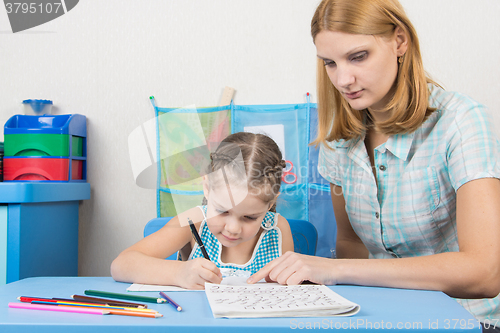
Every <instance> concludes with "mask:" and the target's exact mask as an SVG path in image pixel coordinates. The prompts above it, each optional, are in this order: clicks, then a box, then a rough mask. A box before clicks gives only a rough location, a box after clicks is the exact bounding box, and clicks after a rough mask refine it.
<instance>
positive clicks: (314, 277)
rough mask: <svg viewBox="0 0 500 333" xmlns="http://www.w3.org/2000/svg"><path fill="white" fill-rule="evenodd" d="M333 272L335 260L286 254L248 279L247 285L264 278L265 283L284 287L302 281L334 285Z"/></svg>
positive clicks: (335, 281) (335, 277)
mask: <svg viewBox="0 0 500 333" xmlns="http://www.w3.org/2000/svg"><path fill="white" fill-rule="evenodd" d="M333 272H335V260H332V259H328V258H322V257H315V256H307V255H304V254H299V253H295V252H287V253H285V254H284V255H282V256H281V257H279V258H276V259H274V260H273V261H271V262H270V263H268V264H267V265H266V266H264V267H263V268H262V269H260V270H259V271H258V272H257V273H255V274H254V275H252V276H251V277H249V278H248V280H247V283H255V282H258V281H260V280H261V279H264V278H265V279H266V281H267V282H278V283H279V284H286V285H296V284H301V283H302V282H304V281H310V282H314V283H317V284H325V285H334V284H337V281H338V280H337V274H334V273H333Z"/></svg>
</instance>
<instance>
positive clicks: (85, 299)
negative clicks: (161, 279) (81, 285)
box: [71, 295, 148, 308]
mask: <svg viewBox="0 0 500 333" xmlns="http://www.w3.org/2000/svg"><path fill="white" fill-rule="evenodd" d="M71 298H73V299H74V300H75V301H82V302H89V303H99V304H108V305H113V306H128V307H138V308H147V307H148V306H147V305H146V304H139V303H131V302H120V301H116V300H112V299H107V298H98V297H89V296H83V295H72V296H71Z"/></svg>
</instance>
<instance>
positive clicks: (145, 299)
mask: <svg viewBox="0 0 500 333" xmlns="http://www.w3.org/2000/svg"><path fill="white" fill-rule="evenodd" d="M85 295H91V296H102V297H111V298H119V299H128V300H131V301H140V302H141V301H142V302H149V303H164V302H166V300H165V299H163V298H158V297H149V296H139V295H130V294H119V293H112V292H109V291H100V290H85Z"/></svg>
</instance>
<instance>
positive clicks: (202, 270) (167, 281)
mask: <svg viewBox="0 0 500 333" xmlns="http://www.w3.org/2000/svg"><path fill="white" fill-rule="evenodd" d="M210 158H211V163H210V166H209V170H208V172H207V175H206V176H204V178H203V191H204V194H205V198H206V205H203V206H199V207H194V208H192V209H190V210H188V211H186V212H184V213H182V214H179V215H178V216H176V217H174V218H173V219H171V220H170V221H169V222H168V223H167V224H166V225H165V226H164V227H163V228H162V229H160V230H158V231H157V232H155V233H154V234H151V235H149V236H148V237H146V238H144V239H142V240H140V241H139V242H137V243H136V244H134V245H132V246H131V247H129V248H128V249H126V250H124V251H123V252H122V253H120V255H118V257H117V258H116V259H115V260H114V261H113V263H112V264H111V275H112V276H113V278H114V279H115V280H117V281H124V282H134V283H145V284H159V285H173V286H179V287H183V288H187V289H204V286H205V282H211V283H220V282H221V280H222V277H223V276H241V277H249V276H250V275H251V274H253V273H255V272H257V271H258V270H259V269H260V268H262V267H263V266H264V265H266V264H267V263H268V262H270V261H271V260H273V259H275V258H277V257H279V256H280V255H281V254H282V253H285V252H286V251H293V240H292V234H291V232H290V227H289V225H288V222H287V221H286V219H285V218H283V217H282V216H281V215H279V214H277V213H276V210H275V207H276V199H277V197H278V194H279V190H280V185H281V175H282V172H283V168H284V167H285V161H283V160H282V155H281V152H280V150H279V147H278V145H277V144H276V143H275V142H274V141H273V140H272V139H271V138H269V137H267V136H265V135H262V134H252V133H244V132H240V133H235V134H232V135H230V136H228V137H227V138H226V139H224V140H223V141H222V143H221V144H220V145H219V147H218V148H217V150H216V151H215V153H212V154H211V156H210ZM189 220H192V221H193V222H194V223H195V226H196V228H197V230H198V232H199V234H200V237H201V239H202V242H203V245H204V247H205V249H206V250H207V252H208V255H209V257H210V260H207V259H204V257H203V255H202V252H201V251H200V248H199V246H198V245H197V243H196V242H195V240H194V238H193V235H192V233H191V229H190V227H189V222H188V221H189ZM176 251H179V255H180V258H181V260H179V261H175V260H165V258H167V257H168V256H170V255H171V254H172V253H175V252H176Z"/></svg>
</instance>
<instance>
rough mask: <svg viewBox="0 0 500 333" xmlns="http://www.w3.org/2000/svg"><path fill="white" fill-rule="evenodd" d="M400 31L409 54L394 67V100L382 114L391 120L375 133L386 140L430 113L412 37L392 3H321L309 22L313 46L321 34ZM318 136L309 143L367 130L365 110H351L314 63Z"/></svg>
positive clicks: (346, 0) (412, 30)
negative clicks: (398, 28) (332, 32)
mask: <svg viewBox="0 0 500 333" xmlns="http://www.w3.org/2000/svg"><path fill="white" fill-rule="evenodd" d="M397 27H400V28H401V29H402V30H403V31H404V32H405V34H406V36H407V40H408V49H407V51H406V53H405V54H404V56H403V59H402V63H400V64H399V69H398V74H397V77H396V83H395V84H396V89H395V92H394V96H393V97H392V99H391V100H390V101H389V103H388V104H387V106H386V108H385V110H386V111H387V110H392V111H391V117H390V118H389V119H388V120H387V121H384V122H380V123H377V124H376V125H374V126H375V128H376V129H377V130H379V131H381V132H382V133H385V134H387V135H391V134H399V133H408V132H413V131H415V130H416V129H417V128H418V127H419V126H420V125H421V124H422V123H423V122H424V121H425V119H426V118H427V117H428V116H429V115H430V114H431V113H432V112H433V111H434V109H432V108H429V106H428V97H429V89H428V87H427V83H433V84H435V83H434V81H432V80H431V79H430V78H429V77H428V76H427V74H426V73H425V70H424V67H423V64H422V57H421V54H420V46H419V42H418V37H417V33H416V31H415V28H414V27H413V25H412V24H411V22H410V20H409V19H408V17H407V16H406V14H405V12H404V9H403V7H402V6H401V4H400V3H399V2H398V1H397V0H323V1H321V3H320V4H319V6H318V8H317V9H316V12H315V13H314V16H313V18H312V21H311V34H312V37H313V41H314V40H315V39H316V35H317V34H318V33H319V32H321V31H339V32H345V33H350V34H363V35H373V36H380V37H389V36H392V35H393V33H394V31H395V29H396V28H397ZM317 89H318V126H319V128H318V136H317V138H316V140H314V141H313V142H312V144H316V145H318V144H319V143H326V141H335V140H340V139H345V140H349V139H353V138H355V137H359V136H361V135H363V134H364V133H365V131H366V123H365V122H364V117H365V111H364V110H354V109H353V108H351V106H350V105H349V103H348V102H347V101H346V100H345V99H344V98H343V97H342V95H341V94H340V92H339V91H338V90H337V89H336V88H335V87H334V86H333V84H332V83H331V82H330V79H329V78H328V75H327V73H326V69H325V66H324V63H323V60H321V59H318V64H317Z"/></svg>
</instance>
